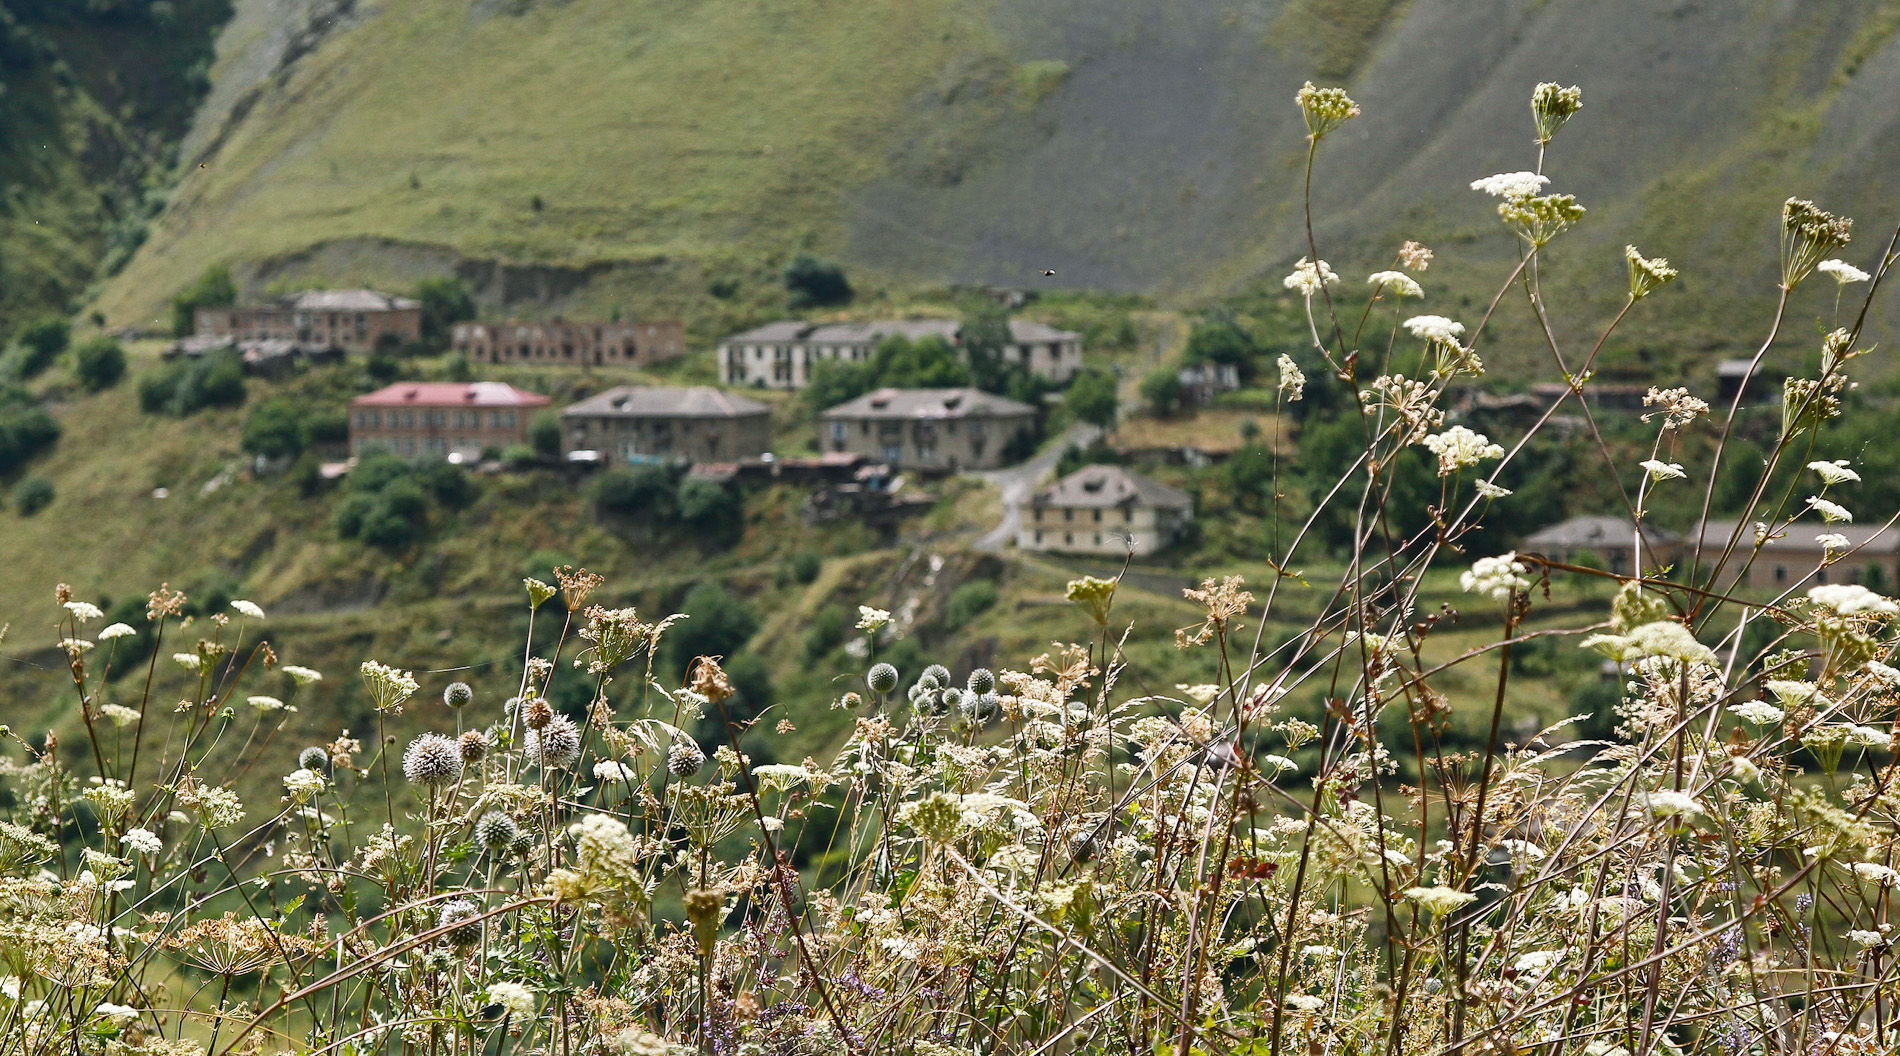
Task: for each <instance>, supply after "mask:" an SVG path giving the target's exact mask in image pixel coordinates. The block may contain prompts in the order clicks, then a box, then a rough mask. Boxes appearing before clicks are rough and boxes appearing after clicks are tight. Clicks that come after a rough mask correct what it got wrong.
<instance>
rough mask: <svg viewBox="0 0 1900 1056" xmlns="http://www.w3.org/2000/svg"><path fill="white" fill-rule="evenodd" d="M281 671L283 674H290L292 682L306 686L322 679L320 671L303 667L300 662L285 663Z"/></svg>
mask: <svg viewBox="0 0 1900 1056" xmlns="http://www.w3.org/2000/svg"><path fill="white" fill-rule="evenodd" d="M283 672H284V674H286V675H289V676H290V680H291V681H292V682H295V683H297V684H298V685H300V686H307V685H309V684H310V683H312V682H321V681H323V673H322V672H321V671H316V670H314V669H312V668H308V667H304V666H303V665H301V664H285V665H284V667H283Z"/></svg>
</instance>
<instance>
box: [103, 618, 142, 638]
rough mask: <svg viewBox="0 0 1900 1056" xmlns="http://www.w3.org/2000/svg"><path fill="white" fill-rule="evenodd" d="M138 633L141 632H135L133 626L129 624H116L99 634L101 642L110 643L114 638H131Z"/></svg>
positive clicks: (108, 626)
mask: <svg viewBox="0 0 1900 1056" xmlns="http://www.w3.org/2000/svg"><path fill="white" fill-rule="evenodd" d="M137 633H139V632H137V631H135V630H133V629H132V625H131V624H129V623H114V624H109V625H107V627H106V628H105V629H104V630H102V631H100V632H99V640H100V641H102V642H109V641H111V640H112V639H114V638H129V637H131V636H132V635H135V634H137Z"/></svg>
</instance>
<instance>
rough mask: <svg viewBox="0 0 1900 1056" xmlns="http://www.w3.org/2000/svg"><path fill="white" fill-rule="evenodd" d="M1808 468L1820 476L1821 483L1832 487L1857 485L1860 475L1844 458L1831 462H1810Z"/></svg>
mask: <svg viewBox="0 0 1900 1056" xmlns="http://www.w3.org/2000/svg"><path fill="white" fill-rule="evenodd" d="M1808 468H1809V469H1811V470H1814V471H1815V472H1816V473H1818V474H1820V476H1821V483H1822V484H1825V485H1828V486H1829V487H1832V486H1833V485H1835V484H1858V483H1860V474H1859V473H1856V472H1854V470H1853V467H1852V466H1851V465H1850V464H1849V463H1848V461H1847V460H1846V459H1844V458H1837V459H1835V460H1834V461H1832V462H1810V463H1808Z"/></svg>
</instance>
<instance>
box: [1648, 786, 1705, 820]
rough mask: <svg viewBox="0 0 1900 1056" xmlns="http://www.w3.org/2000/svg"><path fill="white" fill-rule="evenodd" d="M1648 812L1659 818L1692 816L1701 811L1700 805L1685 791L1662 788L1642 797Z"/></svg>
mask: <svg viewBox="0 0 1900 1056" xmlns="http://www.w3.org/2000/svg"><path fill="white" fill-rule="evenodd" d="M1644 800H1645V803H1646V805H1647V806H1648V807H1649V812H1650V813H1651V814H1654V815H1656V816H1657V817H1659V818H1684V817H1694V816H1695V815H1697V814H1701V813H1703V810H1702V805H1701V804H1700V803H1697V802H1696V801H1695V797H1694V796H1691V795H1689V794H1688V793H1687V792H1676V791H1673V790H1671V789H1662V790H1660V791H1656V792H1651V793H1650V794H1649V795H1648V796H1645V797H1644Z"/></svg>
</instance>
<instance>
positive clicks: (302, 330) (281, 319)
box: [193, 290, 422, 353]
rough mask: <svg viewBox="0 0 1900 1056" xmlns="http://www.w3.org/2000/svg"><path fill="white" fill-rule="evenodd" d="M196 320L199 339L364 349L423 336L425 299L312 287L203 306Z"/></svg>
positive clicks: (390, 344) (402, 342) (194, 318)
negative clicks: (261, 299) (255, 301)
mask: <svg viewBox="0 0 1900 1056" xmlns="http://www.w3.org/2000/svg"><path fill="white" fill-rule="evenodd" d="M193 322H194V323H195V325H196V335H197V336H198V337H200V338H207V339H214V340H224V341H230V342H232V343H237V342H244V341H293V342H295V343H297V344H298V345H302V346H305V347H321V348H340V349H342V350H344V351H345V352H359V353H361V352H373V351H376V350H377V349H379V348H394V347H398V346H401V345H404V344H408V343H410V342H413V341H419V340H421V339H422V304H421V302H419V301H413V300H410V299H409V298H407V297H395V296H392V295H390V294H387V293H378V292H376V291H375V290H310V291H308V292H305V293H299V294H293V295H291V296H288V297H283V298H280V299H278V300H276V301H273V302H271V303H269V304H260V305H227V306H224V307H221V308H200V309H198V310H197V312H196V313H195V314H194V316H193Z"/></svg>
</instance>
